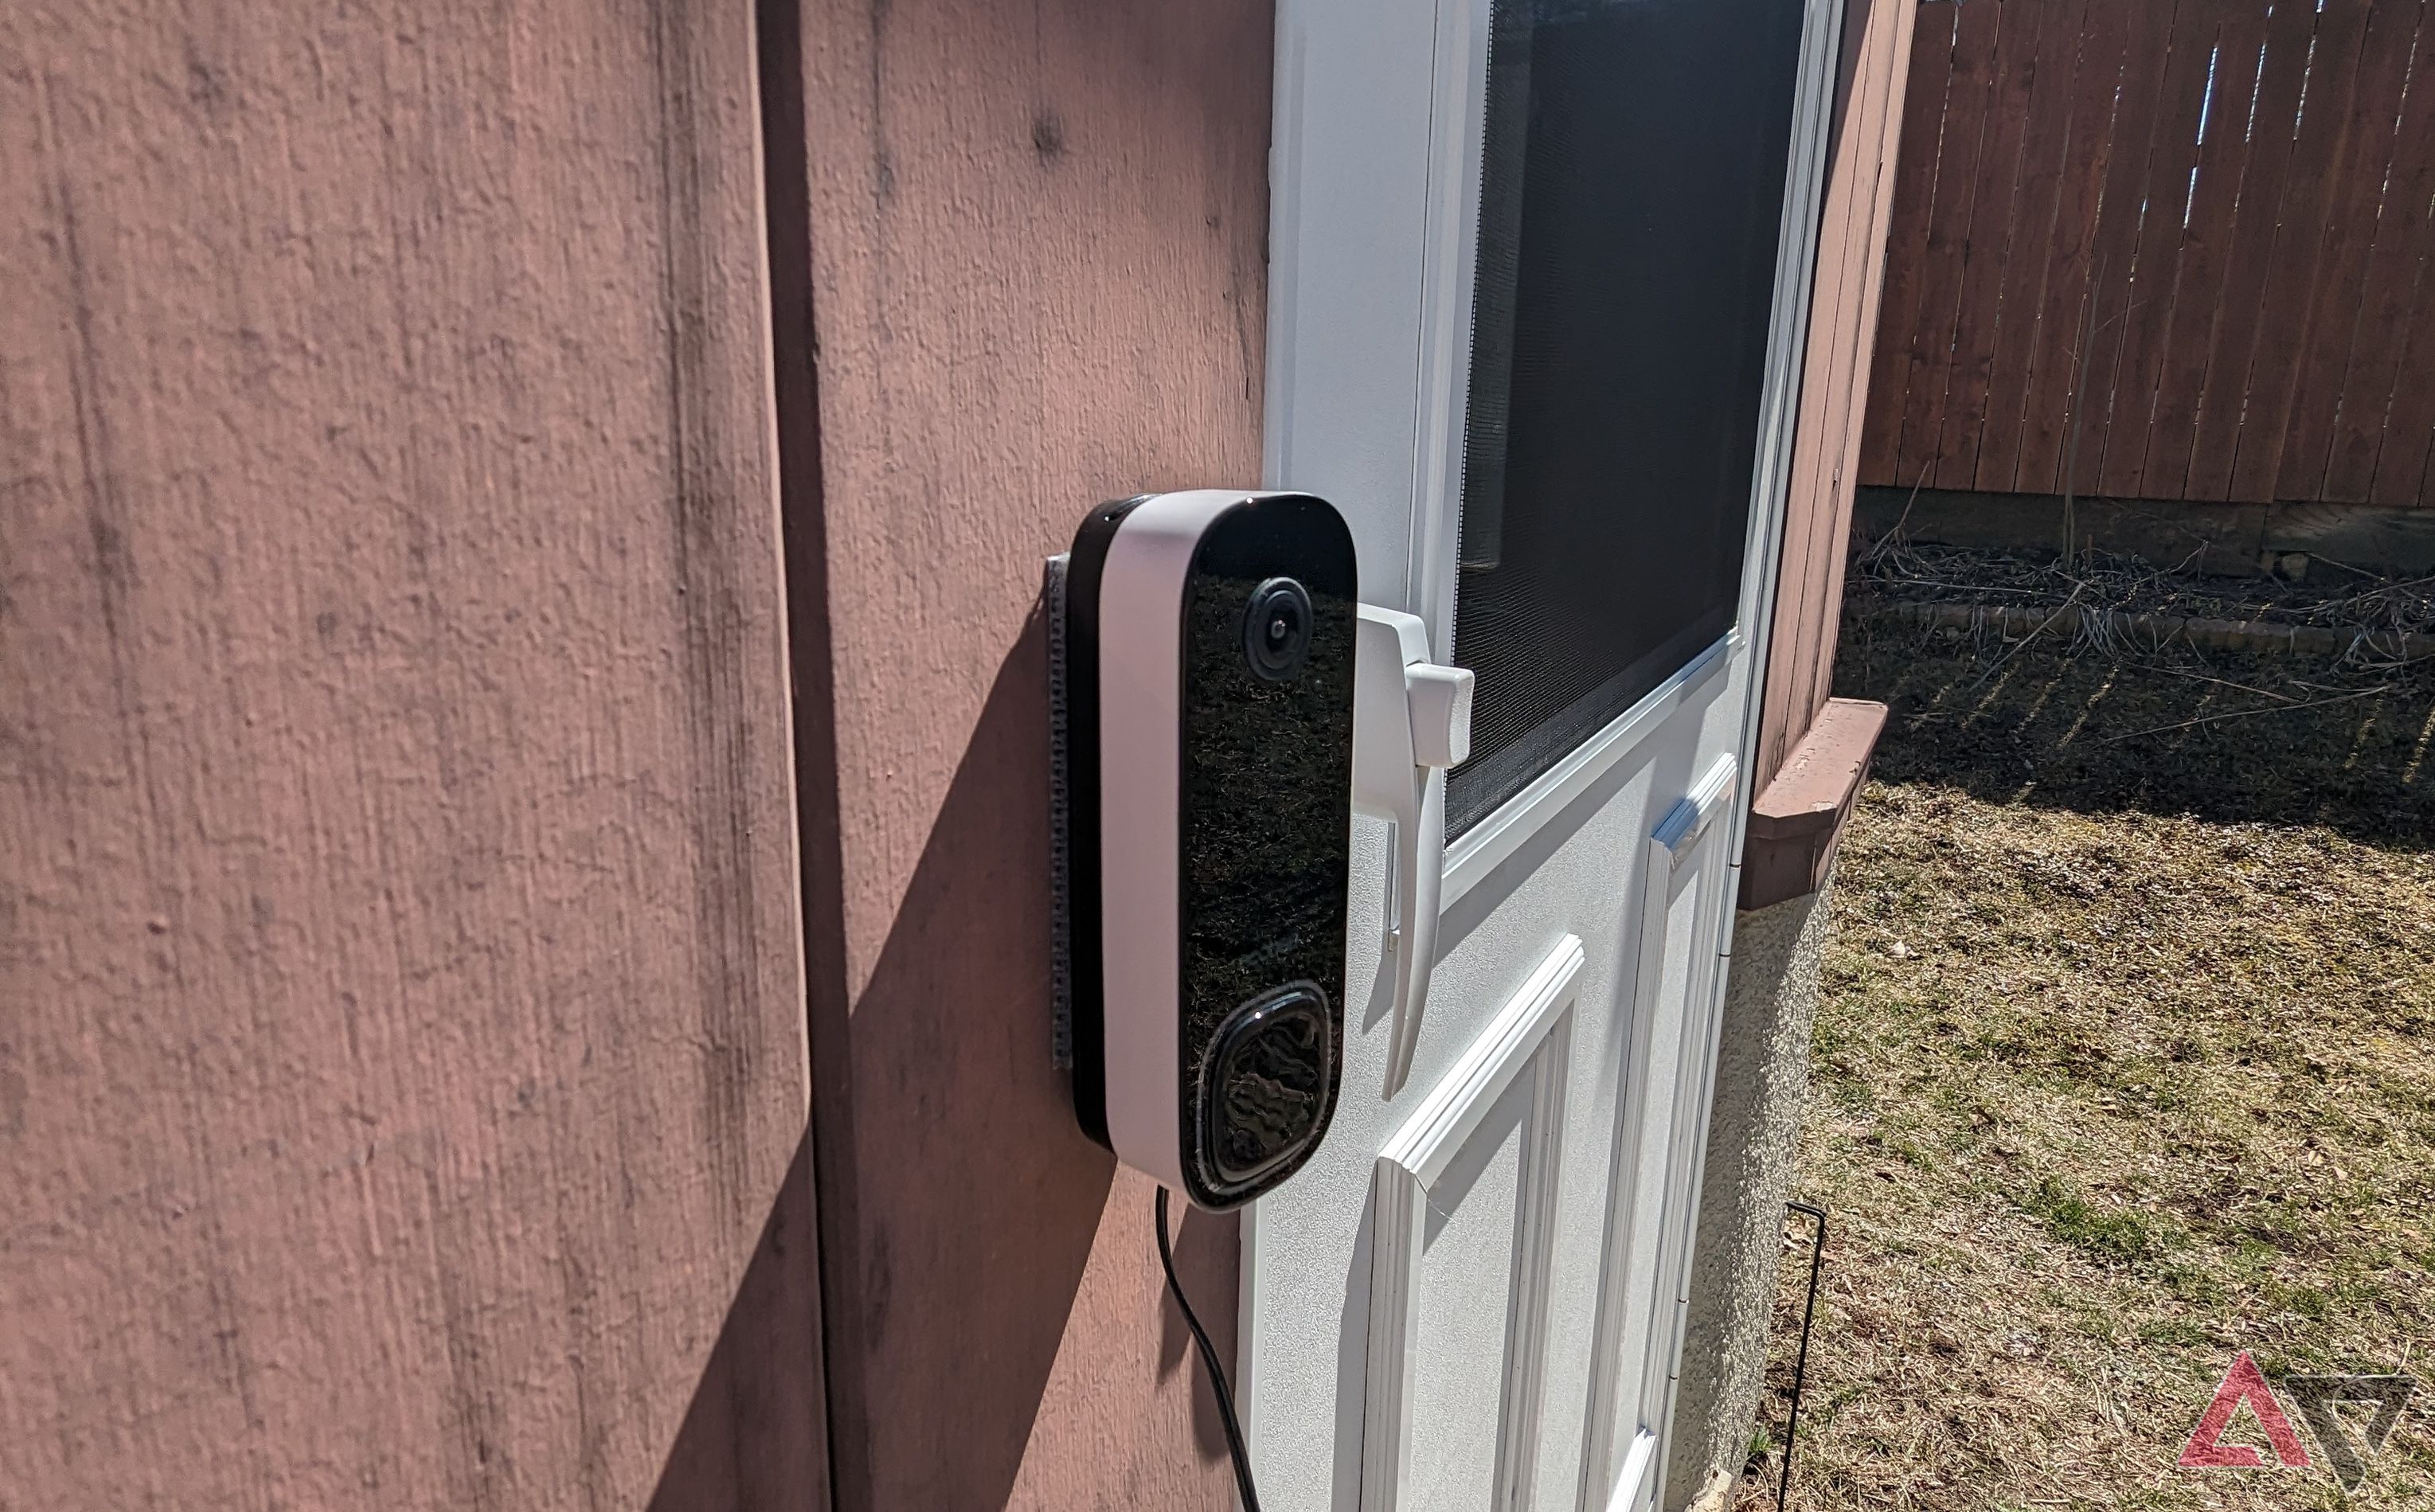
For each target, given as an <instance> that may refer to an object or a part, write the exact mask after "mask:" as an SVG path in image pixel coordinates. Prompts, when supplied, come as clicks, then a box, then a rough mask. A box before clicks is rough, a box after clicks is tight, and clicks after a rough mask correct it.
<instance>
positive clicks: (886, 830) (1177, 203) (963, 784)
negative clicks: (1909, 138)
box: [773, 0, 1275, 1512]
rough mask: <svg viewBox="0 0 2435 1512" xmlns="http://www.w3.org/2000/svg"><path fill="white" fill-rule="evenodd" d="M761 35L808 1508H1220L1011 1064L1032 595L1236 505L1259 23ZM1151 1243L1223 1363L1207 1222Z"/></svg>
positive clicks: (1029, 958) (996, 12)
mask: <svg viewBox="0 0 2435 1512" xmlns="http://www.w3.org/2000/svg"><path fill="white" fill-rule="evenodd" d="M802 25H803V36H802V39H801V43H800V48H799V53H798V56H796V57H794V58H792V59H789V60H786V66H787V67H789V68H791V69H792V70H794V71H795V72H796V74H797V75H798V77H800V80H801V87H800V92H799V98H800V102H801V103H800V106H799V108H800V110H801V112H802V115H803V120H802V125H801V128H800V131H799V136H800V141H801V143H802V145H803V153H804V156H805V162H806V169H805V172H806V180H807V187H806V191H805V195H804V206H803V211H802V215H803V217H804V222H805V224H804V225H803V227H802V228H801V229H800V231H798V232H796V233H795V239H797V240H799V241H800V242H801V244H803V245H804V246H806V247H807V248H808V249H809V255H810V258H811V289H810V305H811V318H812V323H813V326H814V331H813V333H812V334H811V338H810V340H809V341H807V343H806V344H807V345H809V346H811V347H813V348H815V349H816V351H817V353H818V362H819V372H820V417H819V436H818V447H819V453H820V488H819V492H818V498H817V508H818V515H817V519H804V518H799V517H796V516H794V515H792V514H790V518H789V521H788V529H789V533H790V536H792V537H794V538H795V540H796V541H797V544H796V545H794V546H793V547H792V548H791V549H792V551H793V552H794V553H795V554H799V555H800V554H804V553H807V552H809V551H813V550H816V551H817V552H818V555H819V562H820V572H821V573H822V574H823V575H824V576H825V578H826V583H827V594H826V604H827V617H826V620H825V623H824V624H823V625H822V626H821V627H820V636H821V639H822V642H823V644H824V648H825V649H824V652H823V653H822V654H824V655H825V657H826V661H827V666H826V669H825V673H824V682H823V684H822V687H821V688H815V689H814V690H813V693H812V696H815V697H819V696H823V694H822V689H823V688H824V690H825V697H826V699H827V705H828V706H827V708H826V709H825V710H824V711H820V712H819V713H816V714H815V715H813V716H811V717H815V718H818V719H820V721H822V722H823V724H824V728H825V729H827V730H829V731H830V737H829V738H830V742H831V746H830V750H831V754H829V755H828V756H827V757H826V758H825V759H826V760H827V761H828V762H829V763H830V769H829V770H828V771H827V772H825V773H820V772H814V773H807V775H806V778H805V782H806V783H807V785H810V786H813V787H815V788H817V789H820V790H821V791H820V792H818V793H816V795H815V796H816V797H819V798H820V799H821V801H823V802H827V803H831V804H833V805H834V812H835V815H836V822H835V824H834V826H833V827H831V828H830V829H829V831H828V833H825V834H824V835H821V836H819V837H817V839H818V843H820V844H822V845H826V846H830V847H833V848H834V850H833V854H832V855H831V856H830V857H828V858H827V859H825V860H824V861H822V862H821V864H820V865H821V868H822V869H823V870H824V871H825V873H826V875H827V877H828V879H829V880H828V882H827V883H826V884H825V885H828V886H830V887H832V888H833V889H834V891H835V910H836V920H837V922H836V930H837V934H838V938H839V941H840V949H839V953H838V959H836V960H834V961H819V960H816V961H815V962H814V970H815V975H814V979H813V983H812V1003H813V1037H814V1046H815V1064H816V1067H817V1068H818V1070H819V1075H820V1080H819V1091H818V1095H817V1097H816V1099H815V1103H814V1107H815V1110H816V1114H817V1116H818V1117H819V1120H820V1135H821V1139H820V1145H819V1148H820V1183H821V1204H820V1211H821V1217H822V1223H823V1237H824V1252H825V1253H826V1254H827V1255H829V1256H831V1257H834V1258H833V1259H832V1261H831V1263H829V1264H828V1265H826V1266H825V1267H824V1279H825V1281H826V1284H827V1292H826V1297H827V1300H828V1302H829V1307H828V1310H827V1316H828V1317H829V1318H830V1319H832V1320H833V1321H834V1332H833V1335H832V1336H833V1338H834V1340H835V1344H834V1347H833V1349H832V1350H831V1354H830V1360H831V1365H832V1370H833V1380H834V1381H835V1382H836V1386H835V1390H834V1391H833V1393H832V1401H833V1403H834V1407H835V1420H836V1429H837V1447H836V1455H837V1460H838V1487H839V1502H840V1505H841V1506H843V1507H845V1508H847V1509H852V1512H875V1509H884V1512H893V1509H896V1508H941V1509H944V1508H965V1507H989V1508H994V1507H1001V1506H1010V1507H1043V1508H1050V1507H1053V1508H1059V1509H1063V1508H1074V1507H1093V1506H1145V1507H1166V1506H1176V1507H1201V1506H1218V1505H1221V1504H1224V1503H1225V1501H1226V1499H1227V1498H1228V1496H1229V1495H1230V1494H1231V1481H1230V1478H1229V1474H1228V1470H1227V1469H1226V1463H1225V1449H1224V1445H1223V1441H1222V1439H1221V1438H1220V1436H1219V1434H1218V1421H1217V1418H1216V1417H1215V1413H1214V1404H1213V1403H1212V1402H1211V1401H1210V1400H1209V1398H1208V1396H1207V1390H1206V1387H1205V1386H1204V1385H1203V1384H1202V1383H1200V1379H1199V1376H1198V1372H1197V1370H1196V1369H1195V1368H1193V1366H1192V1365H1191V1362H1190V1360H1189V1359H1188V1357H1187V1351H1188V1348H1189V1346H1188V1343H1187V1341H1186V1338H1185V1335H1184V1334H1183V1325H1182V1321H1181V1319H1180V1318H1179V1317H1178V1316H1177V1315H1176V1314H1175V1313H1174V1312H1173V1310H1172V1309H1171V1307H1170V1305H1169V1304H1168V1303H1167V1301H1166V1298H1165V1296H1164V1293H1163V1288H1162V1284H1161V1279H1160V1272H1159V1265H1158V1259H1157V1253H1156V1249H1155V1246H1154V1243H1153V1237H1152V1235H1151V1232H1150V1228H1149V1225H1150V1202H1151V1193H1152V1187H1151V1184H1150V1183H1149V1181H1148V1179H1147V1178H1144V1177H1138V1176H1135V1175H1132V1174H1130V1173H1122V1172H1119V1171H1118V1170H1117V1169H1116V1167H1115V1165H1114V1161H1113V1160H1112V1159H1111V1158H1110V1157H1109V1156H1108V1155H1107V1153H1106V1152H1105V1151H1104V1150H1101V1149H1100V1148H1098V1147H1097V1145H1095V1144H1093V1143H1090V1142H1089V1141H1088V1140H1087V1139H1085V1138H1084V1137H1083V1136H1082V1134H1081V1133H1080V1131H1079V1129H1078V1128H1077V1127H1076V1126H1075V1122H1074V1116H1073V1111H1072V1105H1071V1102H1070V1099H1069V1097H1068V1093H1067V1090H1066V1087H1065V1084H1064V1079H1063V1077H1062V1075H1061V1074H1059V1073H1058V1072H1057V1071H1055V1070H1054V1069H1053V1068H1052V1066H1051V1064H1050V1061H1049V1052H1048V1045H1049V1011H1050V1010H1049V963H1048V956H1047V948H1048V939H1049V930H1048V918H1049V898H1048V891H1047V888H1048V876H1049V870H1048V835H1047V829H1046V815H1045V800H1044V794H1045V791H1046V782H1047V770H1046V763H1047V731H1046V723H1045V722H1046V712H1045V697H1044V688H1045V676H1046V668H1045V646H1044V644H1043V638H1042V635H1041V632H1040V626H1039V622H1038V618H1037V607H1036V600H1037V595H1038V592H1039V583H1040V564H1041V559H1042V558H1044V557H1046V556H1047V555H1049V554H1050V553H1052V552H1056V551H1060V550H1062V549H1063V548H1064V547H1065V546H1066V545H1067V544H1068V543H1069V542H1070V541H1071V539H1072V533H1073V529H1074V527H1075V525H1076V524H1077V523H1078V522H1079V520H1080V519H1081V517H1082V515H1083V513H1084V511H1086V510H1087V509H1088V508H1090V507H1092V506H1093V505H1094V504H1097V503H1098V502H1100V501H1103V500H1106V499H1110V498H1115V497H1121V496H1123V495H1126V494H1129V493H1132V492H1136V491H1140V490H1157V489H1174V488H1186V487H1198V486H1217V485H1225V484H1240V485H1254V484H1256V482H1257V480H1258V477H1259V473H1260V383H1261V349H1262V340H1263V329H1264V318H1265V317H1264V305H1265V297H1266V292H1265V291H1266V284H1265V269H1264V266H1263V251H1264V248H1265V245H1266V229H1267V211H1268V202H1269V196H1268V184H1267V177H1266V168H1267V158H1268V146H1269V77H1270V49H1271V38H1272V36H1273V34H1274V26H1275V21H1274V15H1273V12H1272V9H1271V8H1270V6H1269V4H1267V3H1265V0H1221V3H1218V4H1210V5H1199V6H1177V5H1171V4H1166V3H1164V0H1137V3H1122V4H1109V3H1105V0H1035V3H1028V4H1011V5H1005V6H995V7H975V6H969V5H958V4H954V3H951V0H893V3H891V4H889V5H886V6H881V7H834V6H823V7H804V8H803V10H802ZM774 134H775V133H774V132H773V135H774ZM810 502H811V501H806V503H807V504H808V503H810ZM792 507H793V506H792V504H791V502H790V509H791V508H792ZM815 531H816V534H814V535H813V537H812V542H811V544H808V545H807V544H805V543H803V538H804V536H805V534H806V533H807V532H815ZM801 654H803V653H802V652H799V655H801ZM807 807H808V806H807ZM807 833H811V832H810V831H809V830H808V829H807ZM832 1136H834V1137H832ZM1182 1229H1183V1233H1182V1241H1181V1244H1180V1246H1179V1255H1178V1261H1179V1264H1180V1266H1181V1267H1182V1269H1183V1273H1184V1277H1183V1279H1184V1281H1185V1284H1186V1286H1187V1288H1188V1290H1189V1291H1190V1293H1191V1296H1192V1297H1193V1299H1194V1301H1195V1303H1196V1305H1197V1306H1198V1307H1199V1308H1200V1312H1201V1315H1202V1318H1203V1320H1204V1321H1205V1322H1206V1323H1207V1324H1208V1325H1209V1326H1210V1328H1211V1330H1212V1332H1214V1333H1215V1334H1216V1335H1217V1336H1218V1338H1220V1339H1224V1340H1231V1339H1232V1338H1233V1336H1234V1332H1235V1329H1234V1298H1235V1225H1234V1224H1233V1222H1231V1221H1228V1220H1218V1219H1214V1218H1211V1217H1209V1216H1207V1215H1205V1214H1200V1213H1194V1214H1192V1215H1190V1216H1188V1217H1186V1218H1185V1219H1183V1223H1182Z"/></svg>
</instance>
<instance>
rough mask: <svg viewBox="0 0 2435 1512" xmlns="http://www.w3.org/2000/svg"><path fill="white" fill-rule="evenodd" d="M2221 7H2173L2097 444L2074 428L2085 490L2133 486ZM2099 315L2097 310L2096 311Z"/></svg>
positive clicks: (2160, 364)
mask: <svg viewBox="0 0 2435 1512" xmlns="http://www.w3.org/2000/svg"><path fill="white" fill-rule="evenodd" d="M2225 9H2227V6H2226V4H2225V0H2182V4H2181V6H2180V8H2179V9H2177V10H2176V11H2175V12H2174V15H2173V35H2172V42H2171V43H2170V44H2169V52H2168V55H2167V59H2166V64H2165V74H2164V80H2163V84H2162V86H2161V90H2160V94H2161V97H2162V110H2161V112H2160V114H2159V115H2158V117H2157V122H2156V132H2155V137H2154V140H2153V144H2152V146H2150V150H2149V153H2148V171H2147V174H2146V176H2145V178H2144V179H2143V180H2142V181H2141V183H2140V185H2139V190H2138V193H2139V198H2140V200H2141V202H2142V203H2143V204H2144V205H2145V207H2146V208H2145V210H2144V212H2143V213H2142V214H2141V215H2140V217H2139V229H2138V235H2137V237H2136V239H2135V241H2134V243H2133V249H2132V259H2131V265H2130V269H2129V272H2128V274H2127V283H2128V288H2127V289H2126V291H2125V294H2126V298H2125V301H2124V303H2123V306H2122V310H2123V313H2122V315H2121V316H2120V317H2119V318H2120V320H2121V325H2122V346H2121V354H2120V356H2119V357H2118V358H2117V359H2116V366H2115V380H2114V396H2113V403H2112V404H2111V405H2110V406H2109V407H2108V409H2107V411H2106V416H2105V427H2104V433H2103V436H2102V438H2101V444H2098V445H2095V446H2092V445H2091V444H2090V442H2091V441H2092V440H2093V439H2098V438H2094V437H2092V436H2091V435H2089V434H2088V433H2086V432H2083V434H2082V437H2081V455H2082V456H2083V457H2084V458H2086V459H2087V460H2088V462H2089V463H2091V464H2092V465H2094V467H2095V468H2096V472H2097V476H2096V485H2095V487H2094V488H2093V489H2092V490H2089V491H2092V492H2097V493H2103V494H2108V495H2111V496H2114V497H2116V498H2130V497H2133V496H2135V495H2136V494H2137V492H2138V488H2139V475H2140V471H2141V468H2142V466H2143V465H2144V464H2145V462H2146V460H2147V453H2148V436H2149V432H2150V422H2151V421H2152V419H2153V417H2154V414H2155V405H2156V387H2157V381H2158V375H2159V374H2160V373H2161V372H2162V370H2163V369H2164V366H2165V364H2164V356H2165V352H2166V346H2167V340H2168V338H2169V336H2170V335H2171V328H2172V312H2173V297H2174V290H2175V286H2176V283H2177V282H2178V280H2179V277H2180V274H2181V269H2182V258H2183V220H2184V214H2185V211H2184V207H2185V204H2186V203H2187V202H2188V199H2189V196H2190V172H2191V169H2192V168H2193V167H2194V166H2195V165H2196V164H2197V162H2198V156H2199V141H2198V137H2199V120H2200V117H2201V115H2202V114H2203V113H2209V112H2210V111H2211V108H2212V105H2213V102H2212V101H2210V100H2209V99H2208V97H2207V72H2208V65H2209V63H2210V61H2211V60H2213V59H2214V58H2215V57H2216V55H2217V44H2218V43H2219V33H2220V31H2221V29H2222V19H2223V13H2224V11H2225ZM2099 318H2103V317H2102V312H2101V311H2100V315H2099ZM2092 429H2093V427H2092ZM2092 453H2093V454H2094V455H2091V454H2092Z"/></svg>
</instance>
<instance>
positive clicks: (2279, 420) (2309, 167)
mask: <svg viewBox="0 0 2435 1512" xmlns="http://www.w3.org/2000/svg"><path fill="white" fill-rule="evenodd" d="M2368 20H2369V14H2368V5H2367V0H2325V9H2324V10H2323V13H2322V14H2320V15H2319V16H2318V18H2317V32H2316V38H2315V41H2314V46H2315V49H2316V53H2315V57H2314V58H2313V59H2312V60H2311V61H2310V63H2309V67H2308V81H2307V87H2306V91H2305V94H2304V96H2303V98H2302V102H2301V107H2300V113H2299V121H2298V124H2297V128H2296V133H2297V140H2296V141H2295V142H2294V143H2293V145H2292V149H2291V150H2292V159H2291V177H2290V181H2289V183H2288V186H2287V187H2286V188H2285V190H2284V203H2283V216H2282V225H2281V227H2280V228H2279V230H2278V231H2277V232H2276V239H2275V244H2274V258H2273V264H2272V266H2271V267H2270V268H2269V269H2268V271H2267V275H2266V283H2267V286H2266V293H2265V296H2264V297H2263V299H2262V300H2261V301H2259V302H2260V304H2261V306H2262V310H2263V316H2262V323H2261V324H2260V326H2259V328H2258V333H2257V351H2256V353H2255V355H2254V358H2253V359H2252V361H2251V363H2250V375H2249V396H2248V401H2247V405H2248V407H2247V411H2246V413H2245V414H2243V416H2242V417H2241V421H2240V425H2239V429H2238V431H2237V433H2236V437H2235V438H2234V441H2233V454H2234V455H2233V467H2232V473H2231V476H2230V477H2229V478H2228V479H2226V481H2225V485H2224V490H2223V497H2225V498H2227V499H2265V498H2271V497H2272V496H2273V485H2274V479H2275V475H2276V473H2277V472H2278V471H2279V469H2280V468H2281V466H2282V461H2283V438H2284V435H2285V428H2286V427H2287V426H2288V425H2289V423H2290V421H2291V416H2292V413H2293V407H2292V402H2293V400H2294V398H2295V397H2296V395H2297V393H2298V388H2299V383H2298V379H2299V374H2300V371H2301V369H2302V368H2303V367H2304V366H2305V357H2306V355H2307V353H2308V352H2309V343H2310V338H2311V336H2312V335H2315V333H2316V332H2317V330H2318V328H2319V327H2318V322H2319V318H2320V315H2321V312H2328V311H2330V310H2331V309H2332V308H2334V307H2336V305H2337V304H2338V301H2339V300H2340V293H2339V286H2340V285H2339V280H2338V279H2337V278H2336V277H2335V276H2334V275H2336V274H2337V273H2338V272H2339V270H2340V269H2341V268H2342V267H2343V266H2344V263H2343V255H2342V254H2343V251H2344V249H2345V244H2346V243H2347V244H2350V245H2358V244H2359V241H2358V238H2357V237H2353V236H2350V235H2349V234H2348V232H2350V231H2351V229H2352V228H2351V226H2350V223H2349V222H2348V221H2347V220H2346V218H2345V217H2344V216H2343V215H2340V214H2339V213H2338V212H2337V210H2336V207H2337V206H2338V205H2340V203H2341V202H2342V200H2341V196H2342V194H2343V192H2344V191H2345V189H2346V188H2347V187H2348V185H2349V184H2350V182H2351V180H2352V176H2353V171H2354V169H2357V170H2359V171H2360V172H2362V173H2365V172H2373V173H2375V174H2376V175H2377V176H2379V177H2381V175H2382V173H2383V164H2382V162H2381V159H2380V157H2378V158H2376V159H2375V160H2373V161H2371V160H2369V159H2367V158H2366V157H2365V156H2364V153H2365V152H2367V151H2369V150H2372V146H2370V145H2368V144H2366V143H2365V138H2366V136H2367V134H2368V133H2366V132H2363V131H2361V130H2359V129H2358V121H2357V114H2356V112H2355V111H2354V110H2353V101H2354V100H2356V99H2357V98H2358V97H2359V87H2360V85H2361V84H2362V83H2366V82H2370V81H2371V78H2372V68H2371V62H2370V59H2369V58H2368V57H2363V56H2362V55H2361V53H2360V45H2361V43H2364V42H2365V40H2366V37H2367V26H2368ZM2407 57H2408V49H2406V48H2403V49H2400V50H2399V57H2398V58H2397V59H2396V60H2395V67H2394V70H2393V72H2394V73H2395V75H2396V76H2397V75H2398V73H2399V63H2400V62H2401V61H2403V60H2406V59H2407ZM2351 287H2352V293H2351V296H2350V298H2351V308H2352V309H2356V308H2357V299H2358V296H2357V284H2356V283H2353V284H2352V285H2351ZM2344 313H2345V314H2347V313H2348V312H2347V311H2345V312H2344Z"/></svg>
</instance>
